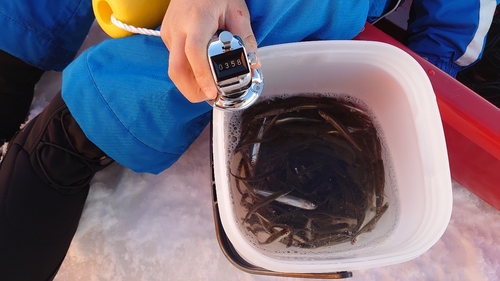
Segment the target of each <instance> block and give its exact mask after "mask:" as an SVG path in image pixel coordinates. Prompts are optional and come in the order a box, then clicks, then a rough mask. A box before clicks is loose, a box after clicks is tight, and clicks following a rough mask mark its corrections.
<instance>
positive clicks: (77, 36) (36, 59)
mask: <svg viewBox="0 0 500 281" xmlns="http://www.w3.org/2000/svg"><path fill="white" fill-rule="evenodd" d="M93 21H94V14H93V12H92V1H91V0H52V1H46V0H29V1H18V0H2V1H0V27H1V31H0V49H1V50H3V51H5V52H7V53H10V54H11V55H14V56H15V57H18V58H20V59H22V60H24V61H25V62H27V63H28V64H31V65H33V66H36V67H37V68H40V69H43V70H57V71H60V70H63V69H64V68H65V67H66V66H67V65H68V64H69V63H70V62H71V61H72V60H73V59H74V58H75V55H76V53H77V51H78V49H79V48H80V46H81V45H82V43H83V40H84V39H85V37H86V36H87V33H88V31H89V29H90V26H91V25H92V22H93Z"/></svg>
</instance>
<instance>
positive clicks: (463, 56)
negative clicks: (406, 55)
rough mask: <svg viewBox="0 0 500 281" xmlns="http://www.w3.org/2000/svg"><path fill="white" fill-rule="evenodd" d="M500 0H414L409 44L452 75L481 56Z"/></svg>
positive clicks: (409, 27)
mask: <svg viewBox="0 0 500 281" xmlns="http://www.w3.org/2000/svg"><path fill="white" fill-rule="evenodd" d="M498 4H500V0H462V1H449V0H414V1H413V11H414V15H415V18H414V20H413V21H412V22H410V23H409V25H408V35H409V38H408V47H409V48H410V49H412V50H413V51H415V52H416V53H418V54H419V55H420V56H422V57H424V58H426V59H427V60H429V61H430V62H431V63H433V64H434V65H436V66H437V67H439V68H441V69H442V70H444V71H445V72H447V73H448V74H450V75H451V76H453V77H455V76H456V74H457V73H458V72H459V71H460V70H462V69H464V68H466V67H467V66H469V65H471V64H473V63H474V62H476V61H477V60H478V59H480V58H481V55H482V52H483V48H484V44H485V40H486V35H487V33H488V29H489V27H490V25H491V21H492V18H493V14H494V12H495V8H496V6H497V5H498Z"/></svg>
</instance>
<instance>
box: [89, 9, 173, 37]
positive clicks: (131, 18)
mask: <svg viewBox="0 0 500 281" xmlns="http://www.w3.org/2000/svg"><path fill="white" fill-rule="evenodd" d="M169 3H170V0H92V6H93V9H94V14H95V17H96V20H97V22H98V23H99V25H100V26H101V28H102V29H103V30H104V32H106V33H107V34H108V35H109V36H111V37H113V38H120V37H125V36H129V35H132V33H130V32H128V31H125V30H123V29H121V28H119V27H117V26H116V25H114V24H113V23H112V22H111V15H114V16H115V18H116V19H117V20H119V21H121V22H123V23H125V24H128V25H132V26H135V27H142V28H151V29H154V28H157V27H158V26H160V25H161V22H162V20H163V16H164V15H165V12H166V11H167V7H168V4H169Z"/></svg>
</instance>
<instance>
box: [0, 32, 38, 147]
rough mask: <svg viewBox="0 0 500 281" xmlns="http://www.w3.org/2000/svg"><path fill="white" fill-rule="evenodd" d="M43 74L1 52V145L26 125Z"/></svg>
mask: <svg viewBox="0 0 500 281" xmlns="http://www.w3.org/2000/svg"><path fill="white" fill-rule="evenodd" d="M2 40H5V38H2ZM43 72H44V71H43V70H41V69H38V68H36V67H34V66H31V65H29V64H27V63H25V62H24V61H22V60H20V59H18V58H16V57H14V56H12V55H10V54H8V53H6V52H4V51H2V50H0V144H1V143H2V142H3V141H8V140H9V139H10V138H12V136H13V135H14V133H15V132H17V131H18V130H19V125H21V124H22V123H24V121H25V119H26V116H27V115H28V111H29V108H30V105H31V101H32V100H33V92H34V87H35V84H36V83H37V82H38V81H39V80H40V77H41V76H42V74H43Z"/></svg>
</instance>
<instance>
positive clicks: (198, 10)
mask: <svg viewBox="0 0 500 281" xmlns="http://www.w3.org/2000/svg"><path fill="white" fill-rule="evenodd" d="M217 30H227V31H229V32H231V33H232V34H235V35H238V36H240V37H241V38H242V40H243V42H244V44H245V48H246V49H247V52H257V41H256V40H255V36H254V35H253V31H252V27H251V26H250V14H249V12H248V8H247V6H246V3H245V1H244V0H171V2H170V4H169V6H168V9H167V12H166V14H165V17H164V18H163V23H162V26H161V29H160V33H161V37H162V39H163V41H164V42H165V45H166V46H167V48H168V49H169V51H170V58H169V64H168V75H169V76H170V79H171V80H172V82H174V84H175V85H176V86H177V88H178V89H179V90H180V91H181V93H182V94H183V95H184V96H185V97H186V98H187V99H188V100H189V101H191V102H199V101H203V100H207V99H215V98H216V96H217V88H216V86H215V82H214V78H213V76H212V72H211V70H210V65H209V63H208V58H207V45H208V42H209V41H210V39H211V38H212V36H213V35H214V34H215V33H216V31H217ZM259 67H260V63H257V64H256V65H254V66H252V68H253V69H255V68H259Z"/></svg>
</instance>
